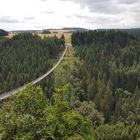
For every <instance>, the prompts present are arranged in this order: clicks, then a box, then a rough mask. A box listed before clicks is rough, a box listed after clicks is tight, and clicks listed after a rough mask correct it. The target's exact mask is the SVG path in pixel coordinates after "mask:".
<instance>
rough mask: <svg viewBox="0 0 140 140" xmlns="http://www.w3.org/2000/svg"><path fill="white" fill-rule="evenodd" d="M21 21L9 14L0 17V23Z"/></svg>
mask: <svg viewBox="0 0 140 140" xmlns="http://www.w3.org/2000/svg"><path fill="white" fill-rule="evenodd" d="M20 22H22V21H19V20H17V19H14V18H12V17H10V16H2V17H0V23H20Z"/></svg>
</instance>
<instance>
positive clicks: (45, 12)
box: [41, 10, 54, 14]
mask: <svg viewBox="0 0 140 140" xmlns="http://www.w3.org/2000/svg"><path fill="white" fill-rule="evenodd" d="M41 13H43V14H54V11H51V10H48V11H42V12H41Z"/></svg>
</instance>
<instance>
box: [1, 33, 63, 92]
mask: <svg viewBox="0 0 140 140" xmlns="http://www.w3.org/2000/svg"><path fill="white" fill-rule="evenodd" d="M63 49H64V44H62V40H61V39H58V38H56V37H53V38H47V39H41V38H39V37H38V36H36V35H32V34H31V33H21V34H18V35H15V36H14V37H13V38H12V39H5V40H4V41H2V42H0V60H1V61H0V94H1V93H4V92H7V91H10V90H12V89H15V88H17V87H19V86H23V85H24V84H26V83H28V82H31V81H32V80H34V79H36V78H38V77H39V76H41V75H43V74H44V73H46V72H47V71H48V70H49V69H50V67H52V63H50V61H49V59H52V58H56V57H57V56H58V55H59V54H60V53H61V52H62V51H63ZM49 79H50V80H46V81H43V82H42V84H41V85H42V87H43V89H45V86H44V85H49V83H52V78H49ZM51 85H53V84H51ZM49 86H50V85H49ZM50 89H51V86H50ZM47 91H48V92H50V91H49V90H47Z"/></svg>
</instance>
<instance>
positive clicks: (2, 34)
mask: <svg viewBox="0 0 140 140" xmlns="http://www.w3.org/2000/svg"><path fill="white" fill-rule="evenodd" d="M6 35H8V32H7V31H5V30H3V29H0V36H6Z"/></svg>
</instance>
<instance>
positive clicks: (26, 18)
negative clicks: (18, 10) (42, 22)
mask: <svg viewBox="0 0 140 140" xmlns="http://www.w3.org/2000/svg"><path fill="white" fill-rule="evenodd" d="M24 19H25V20H33V19H35V17H24Z"/></svg>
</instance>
